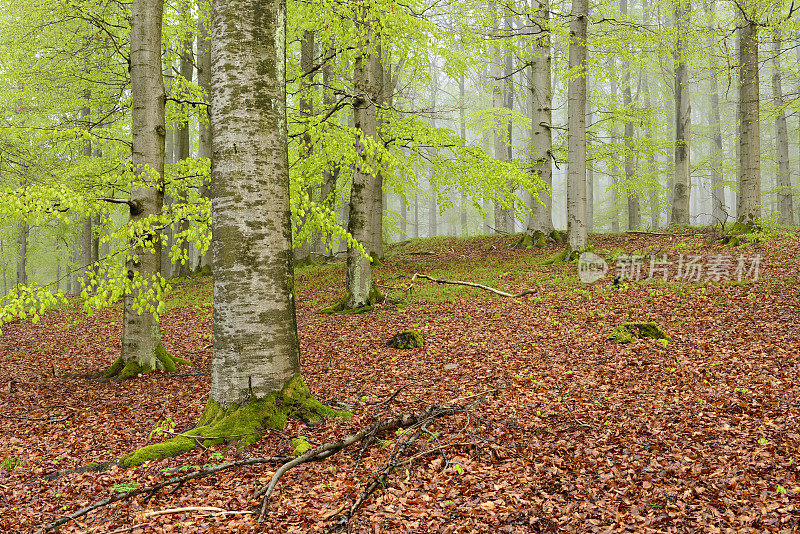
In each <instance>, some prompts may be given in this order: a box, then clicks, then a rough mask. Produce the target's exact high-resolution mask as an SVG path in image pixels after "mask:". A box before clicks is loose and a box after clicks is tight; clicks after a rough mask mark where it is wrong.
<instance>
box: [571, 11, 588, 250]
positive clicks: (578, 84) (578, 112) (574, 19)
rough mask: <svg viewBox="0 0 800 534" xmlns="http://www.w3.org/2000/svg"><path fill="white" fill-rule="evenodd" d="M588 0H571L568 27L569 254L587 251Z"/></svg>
mask: <svg viewBox="0 0 800 534" xmlns="http://www.w3.org/2000/svg"><path fill="white" fill-rule="evenodd" d="M588 22H589V2H588V0H572V13H571V20H570V26H569V37H570V39H569V68H570V76H571V78H570V81H569V89H568V97H567V114H568V119H567V120H568V126H567V129H568V139H569V148H568V150H569V152H568V156H567V173H568V176H567V239H568V245H569V246H568V248H567V251H568V252H570V253H572V252H578V251H582V250H584V249H585V248H586V244H587V224H586V34H587V26H588Z"/></svg>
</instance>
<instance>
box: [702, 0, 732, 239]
mask: <svg viewBox="0 0 800 534" xmlns="http://www.w3.org/2000/svg"><path fill="white" fill-rule="evenodd" d="M715 12H716V2H715V0H711V1H710V2H709V4H708V5H707V14H708V19H709V20H708V22H709V25H708V41H707V45H706V48H707V50H708V57H709V66H710V67H711V72H710V73H709V75H710V83H711V87H710V90H709V93H708V98H709V115H708V125H709V127H710V128H711V136H710V140H711V143H710V146H709V151H710V153H711V158H710V160H711V217H712V220H713V222H714V223H715V224H716V223H721V224H725V222H727V220H728V215H727V213H726V210H725V185H724V184H723V183H722V181H723V172H722V170H723V157H724V154H723V152H722V119H721V116H720V110H719V83H718V82H717V71H718V70H719V66H718V64H717V61H716V60H715V58H714V46H715V43H714V37H713V36H712V33H711V31H712V30H713V27H714V19H715V15H714V14H715Z"/></svg>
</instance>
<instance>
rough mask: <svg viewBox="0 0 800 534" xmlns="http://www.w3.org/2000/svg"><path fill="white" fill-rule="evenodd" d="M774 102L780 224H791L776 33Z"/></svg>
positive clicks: (773, 42)
mask: <svg viewBox="0 0 800 534" xmlns="http://www.w3.org/2000/svg"><path fill="white" fill-rule="evenodd" d="M772 45H773V47H772V102H773V104H774V106H775V110H776V113H777V114H776V115H775V145H776V148H777V156H778V174H777V176H776V180H777V186H778V210H779V211H780V217H779V218H778V224H782V225H785V226H791V225H792V224H794V206H793V202H792V182H791V179H790V176H789V132H788V129H787V127H786V113H785V112H784V110H783V85H782V83H781V58H780V54H781V51H782V45H781V38H780V36H779V34H777V33H776V34H775V38H774V39H773V41H772Z"/></svg>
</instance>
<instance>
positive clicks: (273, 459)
mask: <svg viewBox="0 0 800 534" xmlns="http://www.w3.org/2000/svg"><path fill="white" fill-rule="evenodd" d="M286 460H287V458H286V457H284V456H258V457H255V458H245V459H244V460H236V461H233V462H225V463H222V464H219V465H215V466H212V467H208V468H206V469H198V470H197V471H192V472H191V473H188V474H186V475H184V476H182V477H174V478H171V479H169V480H165V481H164V482H159V483H158V484H153V485H151V486H145V487H141V488H136V489H134V490H131V491H127V492H125V493H117V494H114V495H111V496H110V497H106V498H105V499H102V500H99V501H96V502H94V503H92V504H90V505H89V506H86V507H84V508H81V509H80V510H78V511H77V512H75V513H72V514H69V515H67V516H64V517H61V518H59V519H57V520H56V521H53V522H52V523H49V524H47V525H45V526H43V527H42V528H41V529H39V530H38V531H36V534H41V533H44V532H49V531H51V530H53V529H55V528H57V527H59V526H61V525H63V524H64V523H68V522H70V521H74V520H75V519H77V518H79V517H82V516H84V515H86V514H88V513H89V512H91V511H92V510H96V509H98V508H102V507H103V506H107V505H109V504H112V503H115V502H119V501H125V500H128V499H132V498H133V497H136V496H138V495H148V494H155V493H156V492H158V491H161V490H162V489H164V488H166V487H168V486H172V485H176V486H179V485H181V484H184V483H185V482H187V481H189V480H193V479H195V478H203V477H207V476H209V475H213V474H215V473H219V472H221V471H225V470H227V469H231V468H234V467H239V466H243V465H253V464H265V463H281V462H285V461H286Z"/></svg>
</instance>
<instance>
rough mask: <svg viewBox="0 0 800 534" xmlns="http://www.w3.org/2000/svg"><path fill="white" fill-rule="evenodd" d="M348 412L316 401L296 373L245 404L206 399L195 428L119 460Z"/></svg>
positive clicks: (236, 439) (243, 438) (128, 463)
mask: <svg viewBox="0 0 800 534" xmlns="http://www.w3.org/2000/svg"><path fill="white" fill-rule="evenodd" d="M350 415H351V414H350V413H349V412H346V411H340V410H334V409H333V408H329V407H328V406H325V405H324V404H322V403H321V402H319V401H318V400H317V399H315V398H314V396H313V395H312V394H311V391H310V390H309V389H308V387H307V386H306V384H305V382H304V381H303V378H302V377H300V376H296V377H294V378H292V379H291V380H290V381H289V382H288V383H287V384H286V385H285V386H284V387H283V389H282V390H281V391H280V392H279V393H272V394H270V395H267V396H266V397H264V398H261V399H256V400H253V401H251V402H248V403H247V404H245V405H244V406H239V405H236V404H234V405H233V406H230V407H229V408H227V409H225V408H223V407H222V406H221V405H220V404H219V403H217V402H216V401H215V400H214V399H209V400H208V403H207V404H206V409H205V411H204V412H203V415H202V417H201V418H200V422H199V423H198V426H197V427H196V428H193V429H192V430H189V431H187V432H184V433H182V434H181V435H179V436H176V437H174V438H172V439H168V440H167V441H165V442H164V443H156V444H154V445H148V446H146V447H142V448H141V449H138V450H136V451H134V452H132V453H130V454H128V455H126V456H123V457H122V458H120V460H119V464H120V465H121V466H123V467H133V466H136V465H141V464H143V463H145V462H147V461H149V460H159V459H162V458H169V457H171V456H177V455H178V454H183V453H184V452H189V451H190V450H192V449H194V448H195V447H198V446H200V445H202V446H203V447H211V446H213V445H221V444H223V443H236V444H237V446H239V447H244V446H247V445H252V444H253V443H255V442H256V441H258V440H259V439H260V438H261V436H263V435H264V432H265V431H266V429H268V428H273V429H282V428H283V427H284V426H286V422H287V421H288V420H289V419H290V418H291V419H300V420H302V421H305V422H306V423H308V424H318V423H320V422H321V421H322V419H323V418H325V417H350Z"/></svg>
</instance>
